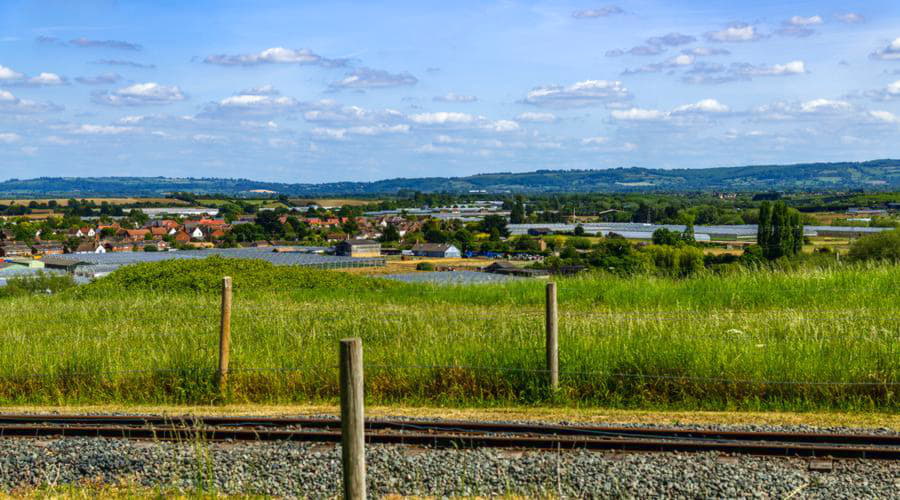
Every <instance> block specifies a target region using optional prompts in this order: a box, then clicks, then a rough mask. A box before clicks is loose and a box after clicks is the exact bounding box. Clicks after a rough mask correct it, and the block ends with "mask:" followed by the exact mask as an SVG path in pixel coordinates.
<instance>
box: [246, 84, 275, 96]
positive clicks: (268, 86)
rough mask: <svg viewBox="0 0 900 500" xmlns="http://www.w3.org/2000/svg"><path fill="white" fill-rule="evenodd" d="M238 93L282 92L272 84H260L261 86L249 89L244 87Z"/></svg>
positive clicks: (265, 93) (268, 93) (272, 93)
mask: <svg viewBox="0 0 900 500" xmlns="http://www.w3.org/2000/svg"><path fill="white" fill-rule="evenodd" d="M238 94H248V95H279V94H281V92H279V91H278V89H276V88H275V87H274V86H273V85H272V84H266V85H260V86H259V87H252V88H249V89H244V90H242V91H240V92H238Z"/></svg>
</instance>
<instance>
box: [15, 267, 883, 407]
mask: <svg viewBox="0 0 900 500" xmlns="http://www.w3.org/2000/svg"><path fill="white" fill-rule="evenodd" d="M169 262H171V263H172V264H170V263H168V262H167V263H164V264H153V265H152V266H153V267H151V266H148V265H139V266H133V267H130V268H125V269H123V270H120V271H117V273H115V274H113V275H112V276H110V277H108V278H104V279H102V280H100V281H98V282H97V283H94V284H91V285H88V286H85V287H81V288H79V289H77V290H67V291H65V292H63V293H60V294H57V295H55V296H23V297H15V298H7V299H4V300H0V318H3V320H2V324H0V402H2V403H4V404H12V403H18V404H24V403H35V404H79V403H81V404H87V403H105V402H125V403H135V404H143V403H176V404H210V403H221V402H231V403H234V402H238V403H241V402H266V403H288V402H317V401H330V402H333V401H335V400H336V398H337V352H338V340H339V339H340V338H344V337H351V336H358V337H361V338H362V339H363V345H364V352H365V365H366V392H367V398H368V400H369V401H370V402H371V403H378V404H389V403H404V404H420V403H421V404H438V405H442V404H447V405H450V404H454V405H473V406H493V405H510V404H513V405H526V406H527V405H546V404H552V405H562V406H582V407H583V406H605V407H622V408H659V409H711V410H713V409H731V410H735V409H739V410H774V409H781V410H815V409H829V410H879V411H896V410H897V409H898V390H900V363H898V361H900V314H898V312H897V305H898V304H900V290H898V288H897V286H896V284H897V283H900V266H890V265H874V264H870V265H848V266H846V267H840V268H830V269H822V270H802V271H745V272H738V273H734V274H731V275H728V276H716V275H712V274H703V275H700V276H697V277H693V278H690V279H683V280H674V279H667V278H659V277H651V276H639V277H632V278H621V277H615V276H610V275H605V274H593V275H585V276H580V277H573V278H565V279H559V280H558V281H557V283H558V287H559V310H560V370H561V377H560V380H561V382H560V385H561V388H560V391H559V392H558V393H550V392H549V391H548V389H547V388H546V385H547V384H546V378H547V374H546V373H545V372H544V371H543V368H544V317H543V300H544V283H543V282H541V281H536V280H520V281H516V282H512V283H503V284H490V285H469V286H435V285H423V284H415V285H411V284H400V283H393V282H386V281H382V280H379V279H375V278H367V277H362V276H356V275H351V274H343V273H338V272H334V271H318V270H305V269H287V268H277V269H275V268H270V267H268V266H266V265H263V264H253V265H247V264H238V263H235V262H232V261H230V260H229V259H221V258H219V259H215V260H213V261H210V262H205V261H169ZM243 262H247V261H243ZM226 273H227V274H231V275H233V276H234V283H235V294H234V312H233V328H232V332H233V333H232V352H231V367H232V373H231V375H230V378H229V385H228V390H227V393H226V394H224V395H220V394H219V392H218V390H217V388H216V386H215V384H214V370H215V368H216V363H217V352H218V320H219V296H218V295H217V293H216V288H217V286H218V283H219V280H220V279H221V276H222V275H224V274H226Z"/></svg>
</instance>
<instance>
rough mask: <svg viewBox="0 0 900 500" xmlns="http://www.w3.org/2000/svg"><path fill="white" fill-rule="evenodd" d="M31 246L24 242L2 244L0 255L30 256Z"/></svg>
mask: <svg viewBox="0 0 900 500" xmlns="http://www.w3.org/2000/svg"><path fill="white" fill-rule="evenodd" d="M30 256H31V248H30V247H29V246H28V245H24V244H22V243H7V244H5V245H0V257H30Z"/></svg>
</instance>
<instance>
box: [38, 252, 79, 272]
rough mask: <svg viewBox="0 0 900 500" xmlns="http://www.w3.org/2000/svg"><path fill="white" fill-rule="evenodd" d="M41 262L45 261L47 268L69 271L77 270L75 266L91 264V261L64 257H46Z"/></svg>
mask: <svg viewBox="0 0 900 500" xmlns="http://www.w3.org/2000/svg"><path fill="white" fill-rule="evenodd" d="M41 262H43V263H44V267H46V268H47V269H62V270H64V271H66V272H67V273H73V272H75V268H77V267H78V266H86V265H90V262H85V261H83V260H77V259H67V258H64V257H53V256H50V257H44V258H43V259H41Z"/></svg>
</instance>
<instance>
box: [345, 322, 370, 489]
mask: <svg viewBox="0 0 900 500" xmlns="http://www.w3.org/2000/svg"><path fill="white" fill-rule="evenodd" d="M364 418H365V417H364V412H363V351H362V340H361V339H358V338H352V339H343V340H341V453H342V459H343V471H344V498H345V499H346V500H364V499H365V498H366V441H365V420H364Z"/></svg>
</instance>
